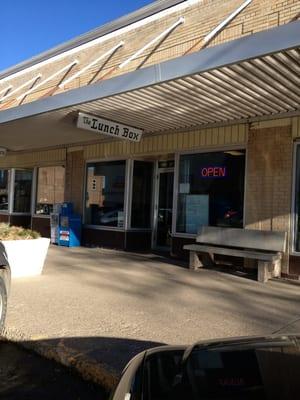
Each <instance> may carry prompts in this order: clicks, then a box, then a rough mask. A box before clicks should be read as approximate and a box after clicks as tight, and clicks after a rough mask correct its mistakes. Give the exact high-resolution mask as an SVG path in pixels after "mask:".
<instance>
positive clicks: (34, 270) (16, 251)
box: [0, 223, 50, 278]
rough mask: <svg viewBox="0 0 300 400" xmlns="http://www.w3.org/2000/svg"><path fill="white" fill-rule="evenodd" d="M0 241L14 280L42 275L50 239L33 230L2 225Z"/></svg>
mask: <svg viewBox="0 0 300 400" xmlns="http://www.w3.org/2000/svg"><path fill="white" fill-rule="evenodd" d="M0 241H1V243H2V244H3V246H4V248H5V250H6V254H7V258H8V262H9V265H10V269H11V277H12V278H16V277H27V276H34V275H40V274H41V273H42V270H43V266H44V262H45V259H46V255H47V251H48V247H49V244H50V239H47V238H42V237H40V234H39V233H38V232H35V231H32V230H31V229H25V228H21V227H18V226H10V225H9V224H5V223H0Z"/></svg>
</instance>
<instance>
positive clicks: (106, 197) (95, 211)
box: [85, 161, 126, 228]
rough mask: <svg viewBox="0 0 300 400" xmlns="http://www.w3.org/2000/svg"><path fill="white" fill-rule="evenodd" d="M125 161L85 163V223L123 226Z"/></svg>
mask: <svg viewBox="0 0 300 400" xmlns="http://www.w3.org/2000/svg"><path fill="white" fill-rule="evenodd" d="M125 166H126V162H125V161H109V162H96V163H90V164H88V165H87V178H86V179H87V181H86V201H85V203H86V206H85V223H86V224H90V225H103V226H113V227H118V228H123V227H124V192H125V169H126V168H125Z"/></svg>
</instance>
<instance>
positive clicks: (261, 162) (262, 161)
mask: <svg viewBox="0 0 300 400" xmlns="http://www.w3.org/2000/svg"><path fill="white" fill-rule="evenodd" d="M292 155H293V141H292V132H291V126H282V127H274V128H266V129H250V130H249V133H248V153H247V171H246V201H245V226H246V228H250V229H261V230H274V231H286V232H288V236H290V223H291V221H290V212H291V193H292V159H293V156H292ZM283 272H286V273H287V272H288V252H287V253H286V254H285V257H284V264H283Z"/></svg>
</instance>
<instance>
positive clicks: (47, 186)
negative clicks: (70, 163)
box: [35, 166, 65, 215]
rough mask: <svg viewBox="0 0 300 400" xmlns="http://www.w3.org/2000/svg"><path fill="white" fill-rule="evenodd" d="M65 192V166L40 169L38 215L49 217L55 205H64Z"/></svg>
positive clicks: (36, 210)
mask: <svg viewBox="0 0 300 400" xmlns="http://www.w3.org/2000/svg"><path fill="white" fill-rule="evenodd" d="M64 190H65V168H64V167H63V166H56V167H41V168H39V169H38V179H37V196H36V208H35V212H36V214H41V215H49V214H50V213H51V212H53V205H54V204H57V203H63V201H64Z"/></svg>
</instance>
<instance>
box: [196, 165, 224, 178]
mask: <svg viewBox="0 0 300 400" xmlns="http://www.w3.org/2000/svg"><path fill="white" fill-rule="evenodd" d="M201 176H202V178H225V177H226V176H227V168H226V167H214V166H209V167H203V168H201Z"/></svg>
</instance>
